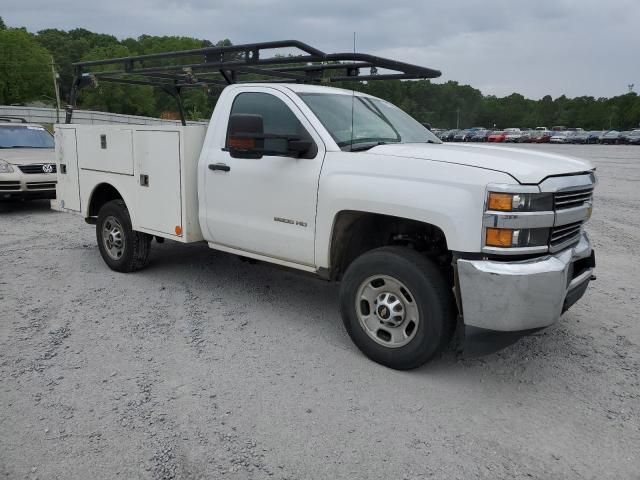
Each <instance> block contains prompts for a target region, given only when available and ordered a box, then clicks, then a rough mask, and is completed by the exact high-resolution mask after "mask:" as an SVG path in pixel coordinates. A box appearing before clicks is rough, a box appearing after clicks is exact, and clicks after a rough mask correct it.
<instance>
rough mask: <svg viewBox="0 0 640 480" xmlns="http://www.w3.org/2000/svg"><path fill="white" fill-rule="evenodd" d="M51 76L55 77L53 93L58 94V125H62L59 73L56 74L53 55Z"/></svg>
mask: <svg viewBox="0 0 640 480" xmlns="http://www.w3.org/2000/svg"><path fill="white" fill-rule="evenodd" d="M51 75H52V76H53V91H54V92H55V93H56V123H60V90H59V89H58V78H59V77H60V75H58V72H56V65H55V63H54V61H53V55H52V56H51Z"/></svg>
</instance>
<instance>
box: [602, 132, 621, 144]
mask: <svg viewBox="0 0 640 480" xmlns="http://www.w3.org/2000/svg"><path fill="white" fill-rule="evenodd" d="M619 137H620V132H619V131H617V130H609V131H608V132H605V133H603V134H602V135H600V137H599V138H598V143H601V144H602V145H615V144H616V143H618V138H619Z"/></svg>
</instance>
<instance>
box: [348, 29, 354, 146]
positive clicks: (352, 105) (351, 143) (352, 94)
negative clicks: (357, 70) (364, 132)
mask: <svg viewBox="0 0 640 480" xmlns="http://www.w3.org/2000/svg"><path fill="white" fill-rule="evenodd" d="M353 53H354V56H355V53H356V32H353ZM352 63H355V60H353V62H352ZM355 101H356V92H355V90H354V89H353V85H352V86H351V141H350V142H349V148H350V149H352V148H353V109H354V104H355Z"/></svg>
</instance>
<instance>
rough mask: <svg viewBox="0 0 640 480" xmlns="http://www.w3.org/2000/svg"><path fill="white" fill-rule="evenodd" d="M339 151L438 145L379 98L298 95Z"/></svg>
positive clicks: (333, 94)
mask: <svg viewBox="0 0 640 480" xmlns="http://www.w3.org/2000/svg"><path fill="white" fill-rule="evenodd" d="M299 95H300V98H302V100H303V101H304V103H306V104H307V106H308V107H309V108H310V109H311V110H312V111H313V113H314V114H315V115H316V116H317V117H318V120H320V122H321V123H322V125H324V127H325V128H326V129H327V131H328V132H329V133H330V134H331V136H332V137H333V139H334V140H335V141H336V143H337V144H338V146H339V147H340V148H341V149H342V150H356V149H361V148H359V147H363V146H364V147H367V146H368V147H369V148H370V147H373V146H375V145H380V144H383V143H441V142H440V139H439V138H438V137H436V136H435V135H434V134H433V133H431V132H430V131H429V130H427V129H426V128H425V127H424V126H423V125H422V124H420V123H418V122H417V121H416V120H414V119H413V118H411V117H410V116H409V115H407V114H406V113H404V112H403V111H402V110H400V109H399V108H398V107H396V106H394V105H392V104H390V103H389V102H385V101H384V100H380V99H378V98H370V97H362V96H359V95H353V96H352V95H344V94H336V93H300V94H299Z"/></svg>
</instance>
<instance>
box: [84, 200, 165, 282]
mask: <svg viewBox="0 0 640 480" xmlns="http://www.w3.org/2000/svg"><path fill="white" fill-rule="evenodd" d="M107 222H109V223H107ZM112 224H114V225H115V228H118V229H120V230H121V234H120V237H119V239H120V240H119V242H120V244H121V245H122V247H121V249H119V250H120V255H116V254H115V253H113V250H109V248H108V245H109V242H108V241H105V238H107V237H105V235H104V233H105V227H108V226H110V225H112ZM120 227H121V228H120ZM151 238H152V237H151V235H147V234H146V233H142V232H136V231H134V230H133V229H132V228H131V217H130V216H129V210H128V209H127V206H126V204H125V203H124V201H122V200H111V201H110V202H107V203H105V204H104V205H103V206H102V208H101V209H100V212H98V221H97V222H96V239H97V241H98V248H99V249H100V255H102V259H103V260H104V261H105V263H106V264H107V265H108V266H109V268H110V269H111V270H115V271H116V272H124V273H127V272H134V271H136V270H140V269H141V268H144V267H145V266H146V265H147V263H149V251H150V248H151ZM111 245H113V243H111ZM110 252H112V253H110Z"/></svg>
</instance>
